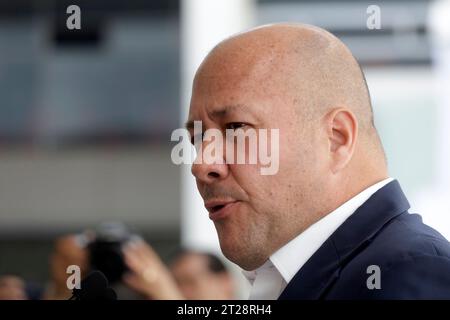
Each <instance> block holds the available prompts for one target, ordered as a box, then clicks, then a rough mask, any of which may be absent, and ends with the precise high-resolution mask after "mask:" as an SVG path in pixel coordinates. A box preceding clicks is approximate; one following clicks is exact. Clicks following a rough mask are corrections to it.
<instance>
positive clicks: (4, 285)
mask: <svg viewBox="0 0 450 320" xmlns="http://www.w3.org/2000/svg"><path fill="white" fill-rule="evenodd" d="M0 300H28V297H27V294H26V286H25V282H24V281H23V280H22V279H21V278H20V277H18V276H15V275H11V274H8V275H3V276H0Z"/></svg>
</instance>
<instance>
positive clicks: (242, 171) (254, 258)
mask: <svg viewBox="0 0 450 320" xmlns="http://www.w3.org/2000/svg"><path fill="white" fill-rule="evenodd" d="M212 65H213V66H205V67H203V69H206V71H201V72H199V73H198V74H197V77H196V80H195V82H194V88H193V93H192V100H191V106H190V112H189V120H190V121H194V120H197V121H202V126H203V130H207V129H211V128H215V129H219V130H220V131H222V133H223V136H224V142H223V144H224V148H225V149H226V147H227V146H229V141H226V138H225V130H226V129H236V128H241V129H243V130H244V131H245V130H249V129H255V130H256V131H258V130H259V129H268V131H270V129H279V141H271V140H270V134H268V135H267V137H268V143H269V146H268V147H267V150H271V147H270V144H271V143H279V170H278V172H277V173H276V174H274V175H262V174H261V170H260V169H261V166H262V165H261V163H260V162H257V163H256V164H248V163H246V164H236V163H232V164H230V163H224V164H206V163H199V164H196V163H194V164H193V166H192V173H193V174H194V176H195V178H196V182H197V187H198V190H199V192H200V194H201V196H202V198H203V200H204V202H205V205H206V207H207V209H208V211H209V212H210V218H211V219H212V220H213V221H214V224H215V227H216V230H217V233H218V237H219V242H220V245H221V249H222V251H223V253H224V255H225V256H226V257H227V258H228V259H230V260H231V261H233V262H235V263H237V264H238V265H240V266H241V267H242V268H244V269H248V270H249V269H253V268H255V267H257V266H259V265H261V264H262V263H264V261H265V260H266V259H267V258H268V257H269V256H270V255H271V254H272V253H273V252H274V251H275V250H277V249H278V248H279V247H281V246H282V245H283V244H284V243H286V242H287V241H289V240H290V239H292V238H293V237H294V236H295V235H297V234H298V233H299V232H300V231H302V230H301V229H302V227H303V226H305V225H307V224H308V219H309V216H308V214H309V211H310V210H311V209H312V208H311V207H310V206H311V203H313V202H314V201H313V200H312V199H311V197H312V196H313V195H314V194H317V192H320V190H318V188H319V189H320V187H318V186H320V183H321V181H320V179H319V177H320V170H321V169H320V164H321V163H322V160H323V159H322V158H323V157H322V158H321V157H319V154H320V151H319V150H318V149H320V148H319V146H318V143H317V141H319V137H318V134H317V133H314V132H311V130H309V129H307V128H306V127H305V126H303V125H302V123H304V122H303V121H301V116H300V115H299V114H300V113H299V112H298V111H296V107H295V106H294V105H295V101H292V99H291V95H289V94H288V93H286V92H285V89H284V86H282V85H280V84H279V83H278V82H277V81H276V79H272V78H271V77H268V76H267V75H266V74H265V75H263V76H261V75H260V74H258V72H253V71H249V72H245V71H242V72H240V73H236V72H235V71H234V70H237V69H236V68H232V67H230V69H229V70H227V69H226V68H221V67H219V68H218V67H217V66H216V68H215V69H216V70H214V63H212ZM208 68H210V69H212V70H208ZM240 70H245V69H240ZM191 134H192V132H191ZM257 140H258V141H259V139H257ZM207 145H208V142H206V141H204V142H203V144H202V148H203V149H204V148H205V147H206V146H207ZM259 148H260V146H259V145H258V144H257V150H258V151H259ZM250 149H251V148H250V147H249V146H248V145H246V148H245V153H246V159H248V158H247V157H248V152H250ZM223 154H226V151H224V153H223Z"/></svg>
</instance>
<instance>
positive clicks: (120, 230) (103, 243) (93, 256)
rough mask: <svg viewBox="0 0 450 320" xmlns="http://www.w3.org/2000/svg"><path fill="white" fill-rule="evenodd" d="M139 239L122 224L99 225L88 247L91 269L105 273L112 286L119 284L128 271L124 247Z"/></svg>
mask: <svg viewBox="0 0 450 320" xmlns="http://www.w3.org/2000/svg"><path fill="white" fill-rule="evenodd" d="M137 238H140V237H139V236H138V235H136V234H132V233H131V232H130V231H129V230H128V229H127V228H126V226H125V225H124V224H122V223H118V222H108V223H103V224H101V225H99V227H98V228H97V229H96V230H95V233H94V235H93V239H92V241H90V242H89V244H88V246H87V248H88V254H89V262H90V267H91V269H92V270H99V271H101V272H103V274H104V275H105V276H106V278H107V279H108V281H109V283H110V284H114V283H116V282H119V281H120V280H121V279H122V276H123V274H124V273H125V272H126V271H127V270H128V268H127V266H126V264H125V261H124V258H123V252H122V247H123V246H124V245H125V244H127V243H128V242H130V241H133V240H136V239H137Z"/></svg>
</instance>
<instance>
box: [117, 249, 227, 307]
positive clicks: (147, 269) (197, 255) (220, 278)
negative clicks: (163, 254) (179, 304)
mask: <svg viewBox="0 0 450 320" xmlns="http://www.w3.org/2000/svg"><path fill="white" fill-rule="evenodd" d="M124 256H125V262H126V264H127V266H128V268H129V269H130V272H129V273H128V274H126V275H125V276H124V282H125V283H126V284H128V285H129V286H130V287H131V288H133V289H134V290H136V291H138V292H141V293H142V294H143V295H144V296H145V297H147V298H148V299H152V300H176V299H188V300H206V299H207V300H216V299H217V300H226V299H233V294H234V284H233V279H232V277H231V275H230V274H229V272H228V270H227V269H226V268H225V265H224V264H223V263H222V261H220V259H219V258H218V257H216V256H214V255H213V254H210V253H202V252H195V251H189V250H182V251H181V252H179V253H178V254H177V255H176V257H175V258H174V260H173V261H172V263H171V264H170V267H169V268H168V267H166V265H165V264H164V263H163V262H162V261H161V259H160V258H159V256H158V254H157V253H156V252H155V251H154V250H153V248H152V247H151V246H149V245H148V244H146V243H145V242H143V241H136V242H133V243H130V244H128V245H127V246H125V247H124Z"/></svg>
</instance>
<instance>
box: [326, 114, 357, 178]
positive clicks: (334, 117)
mask: <svg viewBox="0 0 450 320" xmlns="http://www.w3.org/2000/svg"><path fill="white" fill-rule="evenodd" d="M324 120H325V125H326V130H327V137H328V142H329V155H330V159H331V171H332V172H333V173H336V172H338V171H340V170H342V169H343V168H345V166H346V165H347V164H348V162H349V161H350V159H351V158H352V156H353V152H354V150H355V145H356V139H357V137H358V121H357V120H356V117H355V115H354V114H353V112H351V111H350V110H348V109H346V108H337V109H333V110H332V111H330V112H329V113H328V114H327V115H326V116H325V119H324Z"/></svg>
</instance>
